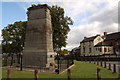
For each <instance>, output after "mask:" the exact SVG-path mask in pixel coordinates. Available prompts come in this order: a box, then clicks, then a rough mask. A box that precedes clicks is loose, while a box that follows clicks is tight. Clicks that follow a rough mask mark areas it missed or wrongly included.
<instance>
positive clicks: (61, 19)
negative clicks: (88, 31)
mask: <svg viewBox="0 0 120 80" xmlns="http://www.w3.org/2000/svg"><path fill="white" fill-rule="evenodd" d="M50 9H51V19H52V28H53V47H54V50H56V49H59V50H61V48H62V47H65V46H66V44H67V43H66V39H67V34H68V32H69V31H70V28H69V25H72V24H73V21H72V20H71V18H70V17H68V16H66V17H65V16H64V13H65V12H64V9H63V8H61V7H58V6H52V7H50Z"/></svg>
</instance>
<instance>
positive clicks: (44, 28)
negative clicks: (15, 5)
mask: <svg viewBox="0 0 120 80" xmlns="http://www.w3.org/2000/svg"><path fill="white" fill-rule="evenodd" d="M27 15H28V22H27V28H26V36H25V48H24V51H23V67H31V68H32V67H37V68H49V69H50V68H53V67H54V51H53V42H52V24H51V15H50V9H49V8H48V6H47V5H46V4H44V5H37V6H36V5H32V7H29V8H28V12H27Z"/></svg>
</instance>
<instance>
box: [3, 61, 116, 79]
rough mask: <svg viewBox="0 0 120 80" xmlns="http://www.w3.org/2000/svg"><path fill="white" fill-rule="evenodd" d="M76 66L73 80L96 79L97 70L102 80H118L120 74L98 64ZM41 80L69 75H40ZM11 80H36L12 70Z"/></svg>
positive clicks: (31, 74)
mask: <svg viewBox="0 0 120 80" xmlns="http://www.w3.org/2000/svg"><path fill="white" fill-rule="evenodd" d="M74 62H75V66H74V67H73V68H71V78H96V69H97V67H99V68H100V69H101V78H117V77H118V74H117V73H113V72H112V71H111V70H108V69H106V68H103V67H100V66H97V65H96V64H91V63H85V62H80V61H74ZM2 77H3V78H6V70H5V69H3V70H2ZM38 77H39V78H67V73H66V72H64V73H62V74H59V75H58V74H47V73H39V74H38ZM11 78H34V73H33V72H25V71H16V70H11Z"/></svg>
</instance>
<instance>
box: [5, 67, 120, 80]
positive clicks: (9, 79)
mask: <svg viewBox="0 0 120 80" xmlns="http://www.w3.org/2000/svg"><path fill="white" fill-rule="evenodd" d="M33 73H34V74H33V75H34V78H33V79H34V80H38V79H39V80H41V79H40V78H39V77H38V70H36V69H35V70H34V72H33ZM71 77H72V76H71V69H67V80H73V79H72V78H71ZM96 77H97V80H101V69H100V68H97V69H96ZM119 79H120V70H119V74H118V80H119ZM6 80H12V78H11V70H9V69H8V70H7V79H6ZM65 80H66V79H65Z"/></svg>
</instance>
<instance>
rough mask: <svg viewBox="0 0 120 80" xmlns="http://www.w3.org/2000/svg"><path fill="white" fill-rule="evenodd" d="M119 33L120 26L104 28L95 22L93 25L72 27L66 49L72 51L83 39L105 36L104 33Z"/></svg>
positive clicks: (113, 25) (112, 25) (114, 24)
mask: <svg viewBox="0 0 120 80" xmlns="http://www.w3.org/2000/svg"><path fill="white" fill-rule="evenodd" d="M117 31H118V24H117V23H113V24H110V25H108V26H102V23H101V22H93V23H91V24H86V25H82V26H81V25H80V26H77V27H72V28H71V31H70V32H69V34H68V39H67V43H68V45H67V46H66V48H65V49H68V50H71V49H73V48H75V47H78V46H79V45H80V42H81V41H82V40H83V38H84V37H85V36H86V37H91V36H95V35H97V34H100V35H103V32H108V33H113V32H117Z"/></svg>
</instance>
